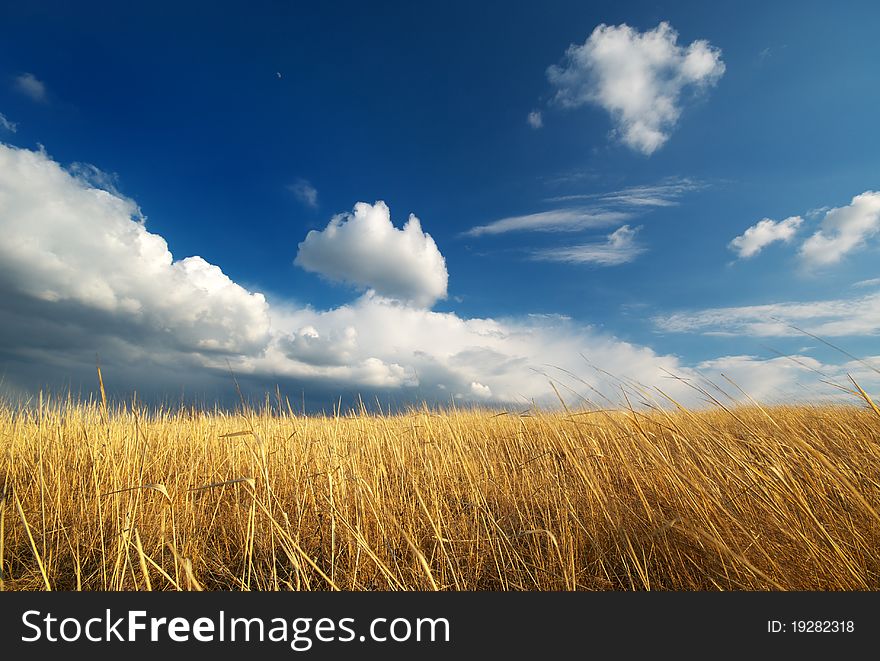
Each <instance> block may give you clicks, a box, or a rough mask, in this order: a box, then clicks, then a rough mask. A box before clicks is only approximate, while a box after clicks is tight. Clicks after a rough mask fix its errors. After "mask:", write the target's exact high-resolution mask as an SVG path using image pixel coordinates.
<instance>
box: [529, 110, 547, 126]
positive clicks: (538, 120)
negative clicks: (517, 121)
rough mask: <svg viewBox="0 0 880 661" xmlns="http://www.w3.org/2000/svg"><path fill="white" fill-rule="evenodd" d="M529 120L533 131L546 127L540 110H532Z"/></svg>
mask: <svg viewBox="0 0 880 661" xmlns="http://www.w3.org/2000/svg"><path fill="white" fill-rule="evenodd" d="M527 120H528V122H529V126H531V127H532V128H533V129H539V128H541V127H542V126H544V118H543V117H542V115H541V111H540V110H532V112H530V113H529V116H528V117H527Z"/></svg>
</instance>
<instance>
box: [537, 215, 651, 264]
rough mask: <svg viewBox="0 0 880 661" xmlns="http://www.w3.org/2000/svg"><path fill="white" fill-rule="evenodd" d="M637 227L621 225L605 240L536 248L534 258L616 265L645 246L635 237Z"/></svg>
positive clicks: (634, 256) (636, 255) (631, 259)
mask: <svg viewBox="0 0 880 661" xmlns="http://www.w3.org/2000/svg"><path fill="white" fill-rule="evenodd" d="M638 231H639V228H635V229H633V228H631V227H630V226H629V225H623V226H622V227H619V228H618V229H616V230H615V231H614V232H612V233H611V234H609V235H608V237H607V238H606V240H605V241H596V242H592V243H581V244H578V245H574V246H564V247H561V248H547V249H545V250H536V251H534V252H533V253H532V254H533V255H534V257H535V258H536V259H541V260H545V261H553V262H567V263H569V264H595V265H597V266H617V265H619V264H626V263H627V262H631V261H633V260H634V259H635V258H636V257H638V256H639V255H640V254H642V253H643V252H645V248H644V247H643V246H641V245H639V244H638V243H637V242H636V240H635V238H636V234H637V233H638Z"/></svg>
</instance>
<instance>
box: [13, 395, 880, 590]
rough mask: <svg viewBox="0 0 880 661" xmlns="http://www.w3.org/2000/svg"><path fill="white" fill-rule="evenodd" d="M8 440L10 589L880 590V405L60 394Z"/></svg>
mask: <svg viewBox="0 0 880 661" xmlns="http://www.w3.org/2000/svg"><path fill="white" fill-rule="evenodd" d="M866 401H867V400H866ZM864 403H865V402H862V404H864ZM868 404H870V402H869V401H868ZM0 449H2V457H0V485H2V488H3V495H2V505H0V568H2V579H0V587H2V589H4V590H43V589H52V590H80V589H82V590H151V589H152V590H191V589H195V590H199V589H204V590H279V589H280V590H334V589H339V590H435V589H439V590H649V589H650V590H782V589H785V590H877V589H880V411H878V410H876V409H872V408H870V406H868V407H864V406H858V405H855V404H854V405H853V406H834V407H832V406H814V407H811V406H799V407H772V408H760V407H758V406H752V407H747V408H732V409H726V408H723V407H719V408H716V409H714V410H709V411H700V412H696V411H690V410H685V409H678V410H674V411H661V410H648V411H633V410H621V411H583V410H582V411H568V410H566V411H563V412H541V411H537V410H530V411H525V412H520V411H510V412H506V413H505V412H502V413H499V412H497V411H475V410H446V411H433V410H428V409H427V408H425V409H423V410H413V411H410V412H408V413H402V414H398V415H384V416H383V415H371V414H368V413H367V412H366V411H361V412H360V413H354V414H348V415H338V416H326V417H304V416H297V415H294V414H293V413H292V412H291V411H289V410H287V411H279V410H272V409H270V408H267V409H265V410H262V411H260V410H248V411H241V412H238V413H223V412H200V411H196V410H178V411H170V410H153V411H152V412H149V411H147V410H142V411H138V410H133V409H132V407H131V406H118V407H115V408H114V407H109V408H108V407H107V406H106V404H104V403H102V402H101V401H98V402H96V403H71V402H65V401H61V402H54V403H50V402H43V403H41V404H40V406H39V407H37V406H34V407H32V408H30V409H21V408H18V409H17V408H14V407H11V406H3V407H0Z"/></svg>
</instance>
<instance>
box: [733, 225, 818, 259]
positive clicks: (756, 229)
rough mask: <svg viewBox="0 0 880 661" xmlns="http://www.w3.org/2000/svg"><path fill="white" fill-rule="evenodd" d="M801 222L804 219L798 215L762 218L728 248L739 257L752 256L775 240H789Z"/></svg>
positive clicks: (786, 241) (746, 257)
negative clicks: (777, 219) (778, 219)
mask: <svg viewBox="0 0 880 661" xmlns="http://www.w3.org/2000/svg"><path fill="white" fill-rule="evenodd" d="M803 222H804V219H803V218H801V217H800V216H791V217H790V218H786V219H785V220H781V221H778V222H777V221H775V220H770V219H769V218H764V219H763V220H760V221H758V222H757V223H755V224H754V225H752V226H751V227H749V228H748V229H747V230H746V231H745V232H743V233H742V234H740V235H739V236H738V237H736V238H735V239H733V240H732V241H731V242H730V244H729V248H730V249H731V250H733V251H734V252H736V253H737V255H738V256H739V258H740V259H748V258H749V257H754V256H755V255H757V254H758V253H759V252H761V251H762V250H763V249H764V248H765V247H766V246H768V245H770V244H771V243H774V242H775V241H783V242H785V243H788V242H790V241H791V240H792V239H793V238H794V235H795V233H796V232H797V230H798V228H799V227H800V226H801V223H803Z"/></svg>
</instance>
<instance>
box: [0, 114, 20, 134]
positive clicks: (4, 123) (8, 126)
mask: <svg viewBox="0 0 880 661" xmlns="http://www.w3.org/2000/svg"><path fill="white" fill-rule="evenodd" d="M17 128H18V125H17V124H15V122H10V121H9V120H8V119H6V117H5V116H4V115H3V113H2V112H0V129H3V130H4V131H9V132H10V133H15V130H16V129H17Z"/></svg>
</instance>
